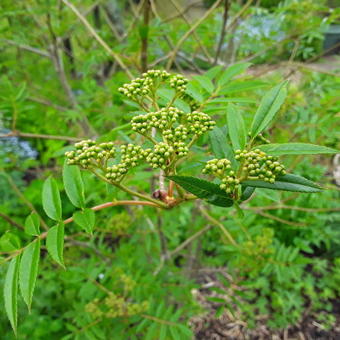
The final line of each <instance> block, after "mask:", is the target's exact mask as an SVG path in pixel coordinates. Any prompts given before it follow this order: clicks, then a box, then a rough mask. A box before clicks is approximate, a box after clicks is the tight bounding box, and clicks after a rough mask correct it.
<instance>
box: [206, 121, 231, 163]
mask: <svg viewBox="0 0 340 340" xmlns="http://www.w3.org/2000/svg"><path fill="white" fill-rule="evenodd" d="M209 139H210V146H211V149H212V152H213V154H214V155H215V156H216V157H217V158H227V159H229V160H230V161H232V160H233V159H234V155H233V151H232V149H231V147H230V146H229V144H228V143H227V137H226V135H225V134H224V133H223V131H222V129H220V128H219V127H215V128H214V130H212V131H210V132H209Z"/></svg>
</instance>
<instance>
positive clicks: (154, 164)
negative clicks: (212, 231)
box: [0, 64, 336, 338]
mask: <svg viewBox="0 0 340 340" xmlns="http://www.w3.org/2000/svg"><path fill="white" fill-rule="evenodd" d="M248 66H249V64H236V65H234V66H232V67H231V68H229V69H226V70H224V71H223V72H222V69H221V68H220V67H216V68H214V69H212V70H210V71H208V72H207V73H206V75H203V76H196V77H195V79H194V80H193V81H190V82H188V81H187V80H186V79H185V78H184V77H183V76H181V75H172V74H169V73H168V72H165V71H148V72H147V73H145V74H143V75H142V77H141V78H137V79H135V80H134V81H132V82H131V83H130V84H126V85H124V86H123V87H122V88H121V89H120V92H122V93H123V94H124V95H126V96H127V97H128V98H129V100H131V101H133V102H135V103H137V104H138V105H139V106H140V111H138V112H137V115H136V116H134V117H133V118H132V119H131V129H132V131H133V132H134V135H133V136H134V137H135V140H136V144H133V143H129V144H128V145H124V144H121V143H120V142H118V141H115V142H96V141H93V140H85V141H82V142H79V143H77V144H76V145H75V150H71V151H68V152H66V157H67V163H68V164H65V165H64V170H63V182H64V187H65V191H66V194H67V196H68V198H69V200H70V202H71V203H72V204H73V205H74V206H75V207H76V208H79V209H80V210H78V211H76V212H75V213H74V214H73V216H72V217H70V218H67V219H63V215H62V204H61V202H62V201H61V198H60V193H59V188H58V184H57V182H56V181H55V180H54V179H53V178H52V177H49V178H48V179H47V180H46V181H45V182H44V185H43V188H42V197H43V199H42V204H43V209H44V211H45V213H46V214H47V216H48V217H49V218H50V219H51V220H53V221H54V224H55V225H54V226H53V227H51V228H48V227H47V226H46V225H45V223H43V224H42V222H43V220H41V218H40V217H39V215H38V214H37V213H36V212H34V213H32V214H31V215H30V216H28V217H27V219H26V222H25V233H26V234H27V235H29V236H30V237H34V239H33V241H30V242H29V243H28V244H27V245H26V246H24V247H21V246H20V243H19V240H18V238H17V236H16V235H15V234H13V233H11V232H8V233H5V234H4V235H3V236H2V237H1V239H0V244H1V247H2V250H3V251H4V252H6V253H8V254H9V255H8V256H7V257H6V259H5V261H10V263H9V266H8V270H7V274H6V278H5V282H4V289H5V310H6V312H7V315H8V318H9V320H10V322H11V325H12V328H13V329H14V331H16V328H17V315H18V310H17V299H18V297H17V296H18V290H19V287H20V291H21V294H22V296H23V299H24V301H25V302H26V304H27V305H28V307H29V308H30V306H31V303H32V297H33V291H34V287H35V282H36V278H37V273H38V266H39V258H40V247H41V241H42V240H44V239H46V248H47V251H48V253H49V254H50V256H51V257H52V259H53V260H55V261H56V262H57V263H59V264H60V265H61V266H65V261H64V255H63V251H64V240H65V225H66V224H69V223H71V222H75V223H76V224H77V225H78V226H79V227H80V229H81V230H84V231H85V232H86V233H89V234H92V233H93V232H94V226H95V214H94V211H98V210H102V209H105V208H108V207H115V206H124V205H125V206H135V205H140V206H144V207H152V208H157V209H159V213H161V211H162V210H172V209H176V208H180V206H181V205H182V204H183V203H185V202H187V201H194V200H197V199H202V200H205V201H206V202H207V203H209V204H211V205H215V206H219V207H223V208H226V207H231V206H235V207H236V209H237V211H238V212H239V216H240V218H242V216H243V214H244V213H243V211H242V210H243V209H242V206H241V207H240V204H242V202H244V201H246V200H247V201H249V200H250V199H251V197H252V195H253V193H254V191H255V190H257V189H260V188H264V189H271V190H280V191H281V190H283V191H291V192H303V193H318V192H321V187H320V186H319V185H317V184H315V183H314V182H312V181H311V180H309V179H306V178H304V177H302V176H298V175H294V174H288V173H286V170H285V168H284V166H283V164H281V163H280V162H278V158H277V157H278V156H282V155H300V154H332V153H335V152H336V150H334V149H332V148H329V147H325V146H318V145H314V144H307V143H282V144H278V143H276V144H272V143H270V141H269V140H268V139H267V138H265V137H264V136H263V135H262V134H263V133H264V131H265V129H266V128H267V127H268V125H269V124H270V123H271V122H272V121H273V119H274V117H275V115H276V113H277V112H278V111H279V109H280V107H281V106H282V104H283V102H284V99H285V97H286V92H287V90H286V87H287V83H286V82H284V83H281V84H279V85H277V86H275V87H274V88H272V89H271V90H270V91H269V92H267V93H266V94H265V96H264V97H263V98H262V100H261V102H260V105H259V107H258V108H257V110H256V113H255V115H254V116H253V117H252V119H251V123H250V124H249V125H248V124H246V122H245V120H244V118H243V115H242V113H241V111H240V109H239V108H238V107H237V106H236V105H235V104H229V105H228V109H227V114H226V122H227V133H224V132H223V131H222V130H221V129H219V128H216V127H215V125H216V123H215V121H214V120H213V119H212V117H211V116H209V115H208V114H207V113H204V110H205V109H208V110H209V109H210V110H213V111H215V112H216V111H217V112H218V111H219V110H220V109H219V103H220V102H221V101H222V102H223V101H224V100H225V99H227V98H225V97H224V95H225V94H226V93H228V90H229V91H231V90H232V84H233V80H232V78H233V77H235V76H236V75H237V74H239V73H241V72H242V71H244V70H245V69H246V68H247V67H248ZM238 84H240V85H243V86H247V81H244V82H243V83H242V82H241V83H238ZM255 85H258V84H255ZM236 101H237V99H236ZM209 131H210V132H209ZM208 132H209V135H210V140H211V146H212V149H213V152H214V153H215V157H217V158H214V159H210V160H209V159H207V161H206V162H200V164H199V165H200V166H201V167H202V166H203V173H204V174H206V175H212V177H213V179H212V181H207V180H203V179H200V178H197V177H194V176H185V175H182V173H187V172H188V170H187V169H188V164H187V163H189V165H190V159H193V158H195V153H197V154H198V155H202V152H203V153H205V148H204V147H203V146H204V145H205V142H206V140H207V135H208ZM117 149H119V152H118V151H117ZM191 150H193V151H194V152H192V151H191ZM191 152H192V154H191ZM117 155H119V156H120V157H117ZM200 157H201V156H200ZM78 166H79V167H80V168H82V169H84V170H87V171H89V172H90V173H92V174H93V175H94V176H95V177H97V178H99V179H100V180H101V181H103V182H105V183H107V184H108V185H110V186H113V187H115V188H116V189H118V190H119V191H120V192H121V193H125V194H128V195H130V196H132V197H135V198H138V200H126V199H124V200H116V199H115V200H113V201H110V202H107V203H103V204H100V205H97V206H94V207H92V208H87V201H86V198H85V193H84V192H85V189H84V188H85V187H84V181H83V178H82V177H83V176H82V174H81V172H80V171H79V167H78ZM145 168H146V169H150V168H152V169H159V171H160V175H159V189H158V190H155V191H154V192H153V193H152V194H145V193H141V192H140V191H135V190H133V189H131V188H129V187H128V186H126V185H125V182H128V181H129V180H130V181H131V179H129V177H131V178H132V179H133V175H132V176H129V175H130V174H134V173H136V172H139V171H140V170H142V169H145ZM189 169H190V168H189ZM189 172H191V174H194V173H196V172H197V170H189ZM165 180H168V181H169V182H168V187H167V189H165ZM123 182H124V184H123ZM116 195H117V197H118V196H121V194H119V193H117V194H116ZM139 199H141V200H139ZM203 213H204V214H205V216H206V217H207V218H208V219H209V220H210V221H211V222H212V223H213V224H216V225H217V226H219V227H220V229H221V231H222V233H223V235H224V237H226V238H227V239H228V240H229V242H230V243H231V244H232V245H236V242H235V240H234V238H233V237H232V235H231V233H230V232H229V231H228V230H227V229H226V228H225V227H224V226H223V225H222V224H220V223H219V222H218V221H216V220H215V219H214V218H213V217H212V216H210V215H209V214H208V213H207V212H206V211H205V210H203ZM41 224H42V226H43V227H44V228H45V229H46V231H44V232H42V233H41V232H40V227H41ZM158 228H159V237H160V244H161V252H162V261H163V262H162V263H161V265H162V264H163V263H164V261H167V260H169V258H170V257H171V253H170V254H169V253H168V252H167V250H166V248H165V243H164V242H165V235H164V231H163V230H162V226H158ZM263 232H264V234H263V235H262V236H261V235H260V236H257V237H256V239H255V243H252V242H250V241H248V242H246V243H245V244H244V247H243V248H242V247H241V251H240V252H239V254H240V256H241V257H240V261H241V263H242V261H244V260H242V256H246V258H247V257H252V256H254V255H256V256H257V255H259V256H260V257H261V258H262V261H264V263H266V266H265V268H267V267H268V266H269V268H270V266H271V263H270V262H268V263H267V257H268V254H271V253H272V252H273V250H271V247H272V243H273V241H272V237H273V235H272V233H271V232H270V230H263ZM186 242H187V241H184V243H186ZM181 247H182V246H181V245H180V246H179V248H180V249H181ZM242 249H243V250H242ZM276 251H277V259H278V260H280V261H293V260H294V256H293V255H292V254H291V249H290V248H289V247H284V246H283V245H281V246H280V247H276ZM174 253H177V250H176V251H174ZM293 253H294V254H295V252H293ZM242 254H243V255H242ZM284 254H285V255H284ZM275 256H276V255H275ZM275 256H274V259H275ZM287 258H288V260H287ZM268 261H269V260H268ZM260 267H261V266H260ZM159 270H160V269H158V270H157V271H156V272H158V271H159ZM261 270H262V269H261ZM264 270H271V269H264ZM280 275H282V276H284V275H285V273H283V272H282V273H281V274H280ZM282 276H281V277H282ZM119 277H120V281H121V283H122V284H123V285H122V286H121V287H120V288H117V287H116V289H115V292H116V293H112V292H110V293H108V296H107V297H105V299H104V300H103V299H98V298H95V299H94V300H93V301H92V302H91V303H90V304H88V307H87V310H88V311H89V312H90V313H92V314H93V315H95V318H99V317H104V315H106V317H110V318H112V317H124V318H127V319H130V318H135V314H141V313H144V312H145V311H146V310H147V308H148V307H147V302H146V301H144V300H142V301H141V303H133V302H130V299H131V297H129V298H128V296H129V294H130V293H131V292H132V288H131V287H130V286H131V284H128V283H129V282H130V283H131V282H132V281H131V280H130V279H129V277H127V276H125V274H122V273H121V274H119ZM278 280H279V282H280V278H278ZM128 286H129V287H128ZM103 289H104V288H103ZM104 290H105V289H104ZM119 291H120V292H119ZM118 292H119V293H118ZM118 305H119V306H120V307H119V308H118V307H117V306H118ZM162 306H163V305H162V304H160V305H159V308H158V309H157V313H156V314H157V316H156V317H154V318H156V322H157V318H158V316H159V315H162V314H164V313H165V314H167V313H170V314H171V309H169V310H168V311H167V310H165V309H164V308H163V307H164V306H163V307H162ZM117 308H118V309H117ZM120 309H121V310H122V312H121V313H118V312H117V310H120ZM112 310H115V311H116V312H115V314H112ZM127 311H130V312H127ZM117 313H118V314H117ZM179 316H180V314H178V315H177V313H176V314H175V315H174V316H173V319H171V320H172V321H171V323H170V326H171V325H173V326H174V327H175V330H173V327H165V326H164V327H161V328H160V330H159V329H158V328H157V327H156V326H154V325H152V326H151V328H152V331H153V333H152V334H153V335H154V334H159V337H162V338H164V337H165V336H166V334H167V333H168V332H170V333H169V334H172V336H173V337H174V338H176V337H175V334H177V333H178V332H183V334H187V333H188V332H189V330H188V329H187V328H185V327H184V328H183V327H182V325H179V326H178V325H177V323H176V322H177V320H178V318H179ZM151 320H152V318H151ZM131 322H132V321H131ZM138 324H139V327H138V331H141V330H142V329H143V326H145V322H144V323H143V322H141V321H139V322H138ZM176 325H177V326H176ZM176 327H177V328H176ZM158 332H160V333H158ZM153 335H150V336H151V337H152V336H153Z"/></svg>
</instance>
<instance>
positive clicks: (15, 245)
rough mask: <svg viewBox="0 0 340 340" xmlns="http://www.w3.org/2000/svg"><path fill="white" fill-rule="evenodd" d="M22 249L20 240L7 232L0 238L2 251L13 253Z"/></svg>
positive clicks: (0, 249)
mask: <svg viewBox="0 0 340 340" xmlns="http://www.w3.org/2000/svg"><path fill="white" fill-rule="evenodd" d="M19 248H20V238H19V237H18V236H17V235H15V234H13V233H12V232H10V231H6V232H5V233H4V234H3V235H2V236H1V238H0V251H5V252H11V251H14V250H17V249H19Z"/></svg>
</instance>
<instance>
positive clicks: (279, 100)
mask: <svg viewBox="0 0 340 340" xmlns="http://www.w3.org/2000/svg"><path fill="white" fill-rule="evenodd" d="M286 84H287V81H284V82H283V83H281V84H279V85H276V86H275V87H273V88H272V89H271V90H270V91H269V92H267V93H266V94H265V95H264V97H263V98H262V100H261V103H260V106H259V107H258V109H257V111H256V113H255V116H254V119H253V123H252V126H251V129H250V135H251V137H255V136H257V135H258V134H259V133H260V132H261V131H263V130H264V129H265V128H266V127H267V126H268V124H269V123H270V122H271V121H272V120H273V118H274V116H275V114H276V112H277V111H278V110H279V109H280V107H281V105H282V104H283V102H284V100H285V98H286V95H287V89H286Z"/></svg>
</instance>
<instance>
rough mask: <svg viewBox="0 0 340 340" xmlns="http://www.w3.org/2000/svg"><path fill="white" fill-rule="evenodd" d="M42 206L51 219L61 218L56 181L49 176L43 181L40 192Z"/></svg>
mask: <svg viewBox="0 0 340 340" xmlns="http://www.w3.org/2000/svg"><path fill="white" fill-rule="evenodd" d="M42 203H43V208H44V210H45V212H46V214H47V216H48V217H50V218H51V219H52V220H55V221H60V220H61V201H60V195H59V190H58V186H57V183H56V181H55V180H54V179H53V178H52V177H49V178H47V179H46V181H45V182H44V186H43V192H42Z"/></svg>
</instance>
